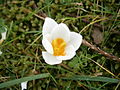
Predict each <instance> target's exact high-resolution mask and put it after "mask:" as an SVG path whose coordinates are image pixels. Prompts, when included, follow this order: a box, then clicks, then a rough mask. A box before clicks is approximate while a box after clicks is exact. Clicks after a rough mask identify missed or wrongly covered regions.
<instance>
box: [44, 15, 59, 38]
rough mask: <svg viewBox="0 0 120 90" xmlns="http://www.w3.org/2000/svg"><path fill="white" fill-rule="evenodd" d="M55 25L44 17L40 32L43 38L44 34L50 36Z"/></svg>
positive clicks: (51, 20)
mask: <svg viewBox="0 0 120 90" xmlns="http://www.w3.org/2000/svg"><path fill="white" fill-rule="evenodd" d="M57 25H58V24H57V22H55V21H54V20H53V19H51V18H48V17H46V18H45V22H44V25H43V30H42V34H43V36H44V35H46V34H50V33H51V31H52V30H53V28H54V27H55V26H57Z"/></svg>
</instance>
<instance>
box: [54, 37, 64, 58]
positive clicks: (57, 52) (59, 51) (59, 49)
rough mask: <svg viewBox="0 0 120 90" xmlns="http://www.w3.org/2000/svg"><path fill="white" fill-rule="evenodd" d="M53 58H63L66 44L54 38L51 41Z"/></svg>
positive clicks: (60, 39)
mask: <svg viewBox="0 0 120 90" xmlns="http://www.w3.org/2000/svg"><path fill="white" fill-rule="evenodd" d="M52 47H53V51H54V53H53V54H54V56H65V54H66V53H65V48H66V42H65V41H64V40H63V39H62V38H56V39H54V40H53V41H52Z"/></svg>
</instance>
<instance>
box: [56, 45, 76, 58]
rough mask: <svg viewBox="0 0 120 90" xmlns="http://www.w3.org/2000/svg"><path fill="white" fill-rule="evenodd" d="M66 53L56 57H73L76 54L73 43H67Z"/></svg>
mask: <svg viewBox="0 0 120 90" xmlns="http://www.w3.org/2000/svg"><path fill="white" fill-rule="evenodd" d="M65 52H66V55H65V56H57V57H56V58H57V59H58V60H70V59H71V58H73V57H74V56H75V54H76V52H75V48H74V47H73V45H69V46H67V47H66V50H65Z"/></svg>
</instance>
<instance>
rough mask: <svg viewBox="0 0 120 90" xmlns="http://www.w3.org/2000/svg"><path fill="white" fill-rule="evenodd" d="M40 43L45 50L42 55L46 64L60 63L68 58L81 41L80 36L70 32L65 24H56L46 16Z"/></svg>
mask: <svg viewBox="0 0 120 90" xmlns="http://www.w3.org/2000/svg"><path fill="white" fill-rule="evenodd" d="M42 34H43V40H42V44H43V46H44V48H45V49H46V51H43V52H42V56H43V58H44V60H45V62H46V63H47V64H50V65H55V64H60V63H61V62H62V60H70V59H71V58H73V57H74V56H75V54H76V50H77V49H78V48H79V47H80V45H81V43H82V36H81V35H80V34H78V33H75V32H70V30H69V28H68V27H67V25H66V24H64V23H60V24H57V22H55V21H54V20H53V19H51V18H48V17H46V18H45V22H44V25H43V31H42Z"/></svg>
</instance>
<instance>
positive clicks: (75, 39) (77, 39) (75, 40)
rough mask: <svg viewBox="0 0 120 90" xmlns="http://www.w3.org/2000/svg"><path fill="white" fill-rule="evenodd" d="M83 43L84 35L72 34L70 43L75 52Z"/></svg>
mask: <svg viewBox="0 0 120 90" xmlns="http://www.w3.org/2000/svg"><path fill="white" fill-rule="evenodd" d="M81 43H82V35H80V34H78V33H75V32H70V41H69V43H68V44H69V45H73V46H74V48H75V50H77V49H78V48H79V47H80V45H81Z"/></svg>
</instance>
